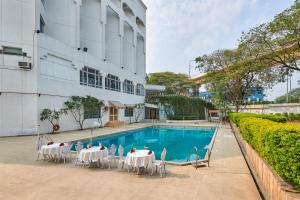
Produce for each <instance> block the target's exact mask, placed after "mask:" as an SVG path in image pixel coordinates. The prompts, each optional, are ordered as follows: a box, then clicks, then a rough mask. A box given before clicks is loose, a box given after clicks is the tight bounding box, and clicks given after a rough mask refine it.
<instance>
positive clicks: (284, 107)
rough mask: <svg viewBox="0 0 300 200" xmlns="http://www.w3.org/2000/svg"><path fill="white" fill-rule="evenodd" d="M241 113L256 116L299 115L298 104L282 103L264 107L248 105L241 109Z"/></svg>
mask: <svg viewBox="0 0 300 200" xmlns="http://www.w3.org/2000/svg"><path fill="white" fill-rule="evenodd" d="M241 112H250V113H256V114H270V113H273V114H275V113H300V104H299V103H283V104H266V105H248V106H245V107H244V108H242V110H241Z"/></svg>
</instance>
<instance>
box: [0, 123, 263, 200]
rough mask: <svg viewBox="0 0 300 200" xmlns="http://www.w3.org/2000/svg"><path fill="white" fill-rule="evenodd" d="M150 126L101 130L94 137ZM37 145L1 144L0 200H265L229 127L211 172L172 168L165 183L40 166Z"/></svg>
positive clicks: (30, 140)
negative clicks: (261, 198)
mask: <svg viewBox="0 0 300 200" xmlns="http://www.w3.org/2000/svg"><path fill="white" fill-rule="evenodd" d="M148 125H149V124H134V125H129V126H126V127H121V128H105V129H99V130H97V131H95V134H94V135H104V134H109V133H115V132H119V131H122V130H125V129H126V130H128V129H134V128H138V127H144V126H148ZM211 125H212V124H209V123H202V124H201V126H211ZM86 137H90V131H74V132H68V133H63V134H58V135H54V136H53V138H54V139H55V141H68V140H76V139H81V138H86ZM35 140H36V137H35V136H27V137H10V138H0V199H23V200H27V199H43V200H47V199H51V200H52V199H55V200H60V199H63V200H66V199H122V200H123V199H124V200H126V199H152V200H154V199H155V200H158V199H176V200H177V199H178V200H180V199H205V200H209V199H215V200H227V199H228V200H240V199H243V200H248V199H249V200H256V199H260V196H259V193H258V191H257V189H256V187H255V184H254V181H253V179H252V177H251V175H250V172H249V170H248V168H247V165H246V162H245V160H244V158H243V156H242V154H241V151H240V149H239V147H238V145H237V142H236V140H235V138H234V136H233V134H232V132H231V130H230V127H229V126H222V127H221V129H220V131H219V133H218V135H217V137H216V141H215V146H214V149H213V151H212V157H211V166H210V167H209V168H208V167H204V168H199V169H198V170H196V169H194V168H193V167H191V166H168V167H167V170H168V175H167V177H166V178H159V176H152V177H151V176H149V175H143V176H137V175H135V174H133V173H131V174H128V173H127V172H126V171H122V172H120V171H118V170H117V169H113V170H109V169H88V168H83V167H80V166H74V165H72V164H66V165H64V164H54V163H48V162H44V161H35V159H36V153H35V149H34V147H35Z"/></svg>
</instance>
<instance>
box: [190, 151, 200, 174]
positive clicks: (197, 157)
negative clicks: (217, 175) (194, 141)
mask: <svg viewBox="0 0 300 200" xmlns="http://www.w3.org/2000/svg"><path fill="white" fill-rule="evenodd" d="M194 151H195V152H196V163H195V165H193V163H192V165H193V166H194V167H195V168H196V169H197V167H198V161H199V158H200V157H199V151H198V148H197V147H196V146H194V147H193V148H192V149H191V151H190V154H189V156H188V160H187V161H191V156H192V155H193V154H192V153H193V152H194Z"/></svg>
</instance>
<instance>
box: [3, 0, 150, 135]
mask: <svg viewBox="0 0 300 200" xmlns="http://www.w3.org/2000/svg"><path fill="white" fill-rule="evenodd" d="M114 1H115V2H112V1H109V0H102V1H99V0H83V1H82V5H81V1H80V0H63V1H62V0H45V2H46V3H45V7H44V6H43V5H42V4H41V2H40V0H22V1H19V0H0V11H1V12H0V46H3V45H4V46H12V47H21V48H22V49H23V52H26V53H27V54H28V58H23V57H22V56H10V55H5V56H3V55H0V92H2V93H1V95H0V136H4V135H25V134H33V133H35V132H36V131H35V130H36V126H37V124H41V128H40V130H41V132H51V126H50V125H49V123H46V122H40V121H39V113H40V112H41V111H42V110H43V109H44V108H50V109H56V110H58V109H60V108H62V107H64V102H65V101H66V100H67V99H68V98H69V97H70V96H72V95H78V96H85V95H91V96H94V97H96V98H98V99H100V100H104V101H105V102H106V104H108V101H110V100H114V101H120V102H122V103H123V104H137V103H142V102H144V97H143V96H137V95H130V94H124V93H122V92H114V91H109V90H105V88H104V87H105V82H104V80H105V76H106V75H107V74H113V75H116V76H119V78H120V80H121V85H122V82H123V81H124V80H125V79H128V80H131V81H133V82H134V84H137V83H141V84H145V74H144V72H145V69H144V68H145V59H144V57H141V58H140V60H139V63H140V64H139V66H138V67H139V68H140V69H139V73H138V74H135V71H136V66H135V62H136V61H137V60H135V59H136V58H132V56H133V57H135V55H138V54H136V53H137V52H136V51H139V50H136V49H138V45H137V42H136V40H137V39H136V36H137V33H139V34H140V35H142V36H143V37H144V38H145V35H144V34H145V33H144V32H143V30H141V29H139V28H138V27H137V25H136V24H135V20H131V21H130V19H128V18H127V16H126V15H125V14H124V13H123V11H122V6H121V4H120V6H116V5H118V2H120V1H119V0H114ZM100 2H101V3H100ZM123 2H127V3H128V5H130V6H131V7H132V10H133V11H134V13H135V15H136V16H138V15H139V17H140V18H141V19H143V20H146V19H145V8H144V7H142V6H141V4H139V3H138V1H136V3H134V2H133V1H132V0H124V1H123ZM108 6H109V7H111V8H113V9H114V11H112V12H111V13H114V14H113V15H112V16H110V14H108V15H107V14H106V11H107V10H108V9H109V8H108ZM40 15H42V17H43V19H44V20H45V23H46V30H45V33H40V34H38V35H36V36H35V44H37V46H35V55H34V57H35V66H34V67H33V69H32V70H30V71H21V70H19V67H18V66H17V65H18V61H29V62H32V57H33V56H32V52H33V51H32V50H33V48H32V46H33V30H37V29H39V28H40V27H39V22H40ZM123 22H124V23H126V22H128V24H129V25H130V26H131V27H132V31H129V32H128V30H126V28H125V30H124V29H123V28H124V27H123ZM144 22H145V21H144ZM105 27H106V28H108V29H107V30H105ZM124 31H125V32H124ZM111 32H113V34H111ZM131 36H132V37H133V41H132V43H131V42H130V40H127V39H128V38H130V37H131ZM124 38H125V39H126V41H129V43H128V44H126V42H123V39H124ZM124 43H125V46H126V45H127V47H128V49H129V52H131V50H132V51H133V52H135V53H132V55H131V53H128V52H127V48H126V47H125V48H123V45H124ZM131 44H132V45H131ZM138 44H139V45H140V46H141V43H139V42H138ZM143 45H144V44H143ZM78 47H81V50H79V51H78V50H77V48H78ZM83 47H87V48H88V52H83V51H82V48H83ZM1 48H2V47H1ZM130 48H132V49H131V50H130ZM105 49H106V50H105ZM125 50H126V51H125ZM105 55H106V56H105ZM141 55H145V54H144V52H143V54H141ZM105 57H106V58H107V61H104V60H103V59H104V58H105ZM123 63H124V64H125V65H126V68H125V69H122V68H121V65H122V64H123ZM84 66H88V67H91V68H94V69H97V70H99V71H100V72H101V74H102V75H103V83H102V85H103V88H92V87H88V86H82V85H80V81H79V78H80V69H82V68H83V67H84ZM121 91H123V90H121ZM141 116H142V117H143V114H142V115H141ZM119 120H121V121H122V120H125V121H128V120H129V119H128V118H125V117H124V110H120V111H119ZM92 121H93V120H87V121H86V123H85V127H90V126H91V124H92ZM107 121H108V113H107V114H106V115H105V116H104V123H106V122H107ZM60 125H61V130H62V131H64V130H73V129H78V128H79V126H78V124H77V123H76V122H75V121H74V119H73V118H72V117H71V116H70V115H69V116H63V117H62V118H61V120H60Z"/></svg>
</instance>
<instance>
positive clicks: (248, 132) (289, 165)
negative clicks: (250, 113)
mask: <svg viewBox="0 0 300 200" xmlns="http://www.w3.org/2000/svg"><path fill="white" fill-rule="evenodd" d="M233 116H234V117H233ZM233 116H231V118H232V119H235V120H236V121H238V122H239V128H240V132H241V134H242V136H243V138H244V139H245V140H246V141H247V142H248V143H249V144H250V145H251V146H252V147H253V148H254V149H255V150H256V151H257V152H258V154H259V155H260V156H261V157H262V158H264V159H265V160H266V161H267V162H268V163H269V165H270V166H271V167H272V168H273V170H274V171H276V172H277V173H278V174H279V175H280V176H281V177H282V178H283V179H284V180H285V181H287V182H289V183H291V184H293V185H294V186H295V187H296V188H298V189H300V127H298V126H296V125H288V124H283V123H277V122H273V121H270V120H266V119H261V118H257V117H237V115H236V114H234V115H233Z"/></svg>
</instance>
